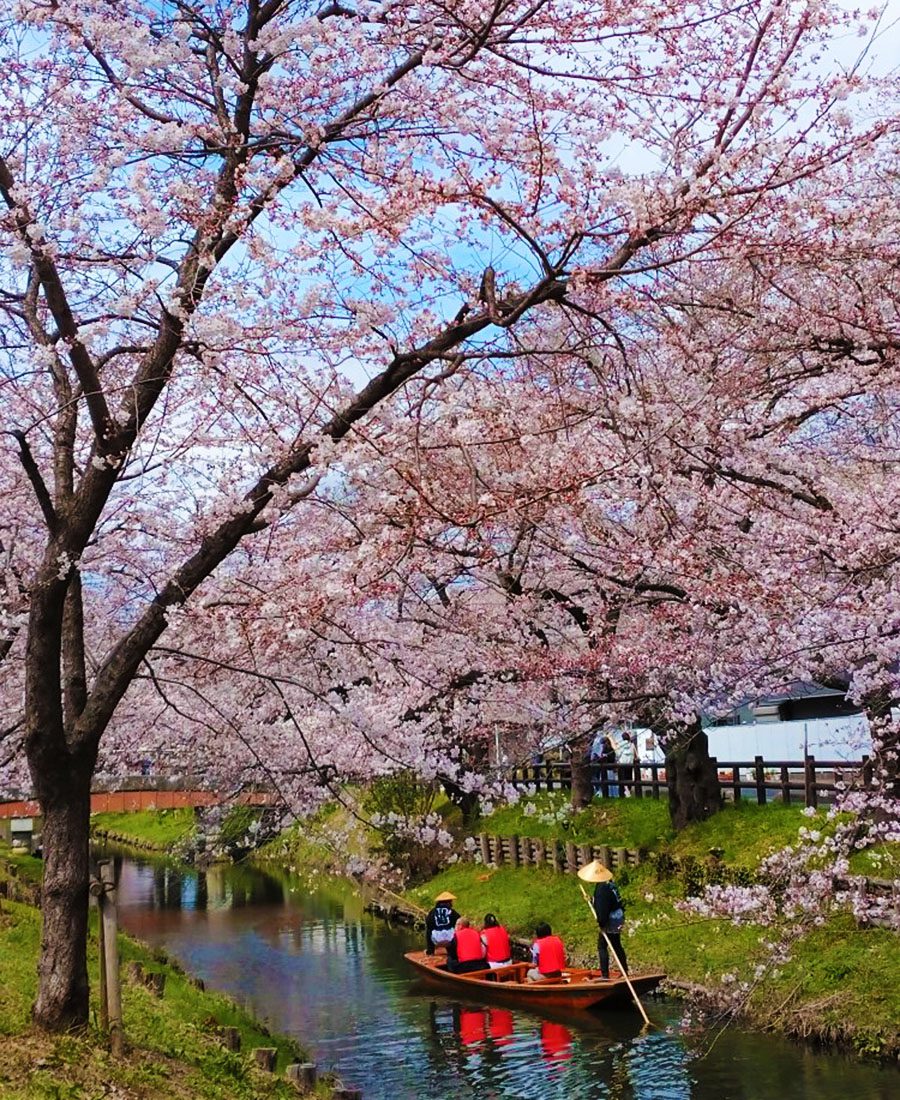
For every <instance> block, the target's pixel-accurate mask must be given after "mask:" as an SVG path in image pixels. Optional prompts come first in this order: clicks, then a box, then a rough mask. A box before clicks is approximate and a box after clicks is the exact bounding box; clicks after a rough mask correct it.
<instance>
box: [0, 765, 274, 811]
mask: <svg viewBox="0 0 900 1100" xmlns="http://www.w3.org/2000/svg"><path fill="white" fill-rule="evenodd" d="M229 797H230V796H229V795H227V794H223V793H222V792H220V791H211V790H209V788H208V787H205V786H204V784H203V781H202V780H201V779H199V778H198V777H197V776H189V775H179V776H158V775H129V776H123V777H121V778H119V779H113V780H109V781H100V782H97V783H95V784H94V787H93V789H92V791H91V813H92V814H109V813H130V812H133V811H135V810H180V809H183V808H185V807H196V806H213V805H216V804H217V803H219V802H223V801H225V800H226V799H227V798H229ZM270 800H271V796H270V795H269V794H267V793H266V792H265V791H244V792H242V793H241V794H240V795H239V796H238V798H237V801H238V802H241V803H243V804H245V805H247V804H249V805H254V806H262V805H266V804H267V803H268V802H269V801H270ZM40 813H41V807H40V804H39V803H38V802H37V801H35V800H34V799H33V798H29V797H27V795H25V794H21V793H20V792H15V793H14V792H6V793H5V794H3V793H0V819H5V818H33V817H39V816H40Z"/></svg>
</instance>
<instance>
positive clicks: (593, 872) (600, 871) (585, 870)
mask: <svg viewBox="0 0 900 1100" xmlns="http://www.w3.org/2000/svg"><path fill="white" fill-rule="evenodd" d="M578 877H579V878H580V879H581V880H582V881H583V882H609V881H610V880H611V879H612V877H613V873H612V871H610V869H609V868H608V867H607V866H606V865H605V864H603V863H601V862H600V860H599V859H595V860H593V862H591V863H586V864H585V865H584V867H582V868H581V869H580V870H579V871H578Z"/></svg>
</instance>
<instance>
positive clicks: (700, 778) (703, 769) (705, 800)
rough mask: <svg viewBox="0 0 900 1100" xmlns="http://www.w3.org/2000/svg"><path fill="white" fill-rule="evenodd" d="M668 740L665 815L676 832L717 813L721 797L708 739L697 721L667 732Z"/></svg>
mask: <svg viewBox="0 0 900 1100" xmlns="http://www.w3.org/2000/svg"><path fill="white" fill-rule="evenodd" d="M668 740H669V744H668V746H667V748H666V776H667V779H668V784H669V817H670V818H671V821H672V826H673V828H674V829H675V831H676V832H678V831H680V830H681V829H683V828H684V827H685V826H686V825H690V824H691V822H693V821H705V820H706V819H707V818H708V817H712V815H713V814H715V813H718V811H719V809H720V807H721V804H722V799H721V795H720V792H719V777H718V775H717V774H716V768H715V765H714V764H713V761H712V758H711V757H710V755H709V741H708V739H707V737H706V734H705V733H704V732H703V730H702V728H701V726H700V723H699V722H695V723H693V724H692V725H691V726H689V727H687V728H686V729H684V730H683V731H681V732H679V733H677V734H676V735H675V736H674V738H673V737H672V735H671V734H670V735H669V738H668Z"/></svg>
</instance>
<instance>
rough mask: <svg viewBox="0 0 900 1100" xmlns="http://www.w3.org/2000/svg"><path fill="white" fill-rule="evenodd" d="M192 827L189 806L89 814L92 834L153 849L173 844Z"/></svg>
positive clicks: (193, 820)
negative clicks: (171, 808)
mask: <svg viewBox="0 0 900 1100" xmlns="http://www.w3.org/2000/svg"><path fill="white" fill-rule="evenodd" d="M196 828H197V823H196V816H195V814H194V811H193V810H192V809H189V808H185V809H180V810H135V811H133V812H131V813H116V814H92V815H91V832H92V833H93V834H94V835H95V836H98V837H103V838H105V839H108V840H114V841H116V842H117V843H119V844H127V845H130V846H131V847H134V848H145V849H150V850H152V851H157V852H167V851H171V850H172V849H173V848H176V847H177V846H178V845H180V844H182V843H184V842H185V841H186V840H188V839H189V838H190V837H191V836H193V834H194V832H195V831H196Z"/></svg>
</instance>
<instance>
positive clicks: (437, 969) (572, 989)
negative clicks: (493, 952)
mask: <svg viewBox="0 0 900 1100" xmlns="http://www.w3.org/2000/svg"><path fill="white" fill-rule="evenodd" d="M404 957H405V958H406V961H407V962H408V963H409V964H410V966H412V967H413V969H414V970H415V972H416V974H417V975H418V977H419V978H420V979H421V980H422V981H423V982H424V983H425V984H427V985H428V986H430V987H431V988H433V989H440V990H441V992H443V993H446V994H447V995H448V996H455V997H476V998H478V999H479V1000H486V1001H490V1002H491V1003H494V1004H505V1005H510V1006H513V1007H518V1008H523V1009H527V1010H529V1011H532V1012H538V1013H539V1012H540V1011H541V1009H542V1008H549V1009H566V1010H568V1011H572V1010H575V1011H578V1010H583V1009H589V1008H597V1007H603V1006H610V1007H612V1006H615V1005H621V1004H622V1003H624V1002H628V1001H631V993H630V991H629V989H628V983H627V982H626V981H625V979H624V978H623V977H621V976H616V977H612V978H609V979H603V978H602V977H601V976H600V972H599V971H598V970H584V969H579V968H575V967H573V968H570V969H568V970H565V971H563V977H562V978H548V979H544V980H542V981H539V982H529V981H527V980H526V979H525V974H526V973H527V971H528V964H527V963H513V964H512V965H511V966H505V967H502V968H500V969H498V970H478V971H475V972H474V973H472V974H451V973H450V971H448V970H447V969H446V958H445V957H444V956H441V955H427V954H426V953H425V952H424V951H409V952H407V954H406V955H405V956H404ZM664 978H665V974H661V973H656V974H636V975H634V976H632V977H631V984H632V986H633V987H634V989H635V992H637V993H638V994H641V993H649V992H650V990H651V989H655V988H656V986H658V985H659V983H660V982H661V981H662V980H663V979H664Z"/></svg>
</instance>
